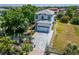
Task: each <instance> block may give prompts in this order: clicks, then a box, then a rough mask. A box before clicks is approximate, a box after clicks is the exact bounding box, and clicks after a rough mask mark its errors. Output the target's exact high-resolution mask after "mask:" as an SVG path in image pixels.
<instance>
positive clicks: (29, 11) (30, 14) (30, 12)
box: [21, 4, 37, 24]
mask: <svg viewBox="0 0 79 59" xmlns="http://www.w3.org/2000/svg"><path fill="white" fill-rule="evenodd" d="M21 8H22V12H23V14H24V17H27V18H28V19H29V20H28V22H29V23H30V24H32V23H34V15H35V12H36V10H37V7H35V6H32V5H30V4H28V5H24V6H22V7H21Z"/></svg>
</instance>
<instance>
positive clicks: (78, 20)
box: [70, 17, 79, 25]
mask: <svg viewBox="0 0 79 59" xmlns="http://www.w3.org/2000/svg"><path fill="white" fill-rule="evenodd" d="M70 23H71V24H75V25H79V17H73V18H72V19H71V21H70Z"/></svg>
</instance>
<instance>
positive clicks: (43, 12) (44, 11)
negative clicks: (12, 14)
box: [36, 9, 54, 15]
mask: <svg viewBox="0 0 79 59" xmlns="http://www.w3.org/2000/svg"><path fill="white" fill-rule="evenodd" d="M36 14H49V15H50V14H51V15H53V14H54V11H51V10H48V9H46V10H42V11H38V12H36Z"/></svg>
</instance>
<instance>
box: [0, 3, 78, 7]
mask: <svg viewBox="0 0 79 59" xmlns="http://www.w3.org/2000/svg"><path fill="white" fill-rule="evenodd" d="M22 5H23V4H0V6H22ZM32 5H34V6H40V7H42V6H43V7H44V6H73V5H76V6H79V4H32Z"/></svg>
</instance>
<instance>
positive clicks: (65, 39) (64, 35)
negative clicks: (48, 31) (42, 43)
mask: <svg viewBox="0 0 79 59" xmlns="http://www.w3.org/2000/svg"><path fill="white" fill-rule="evenodd" d="M55 28H56V36H55V38H54V40H53V39H52V42H53V46H52V47H53V48H54V49H55V50H57V51H58V52H61V53H62V52H63V51H64V48H65V46H66V45H67V44H68V43H69V42H71V43H77V44H79V26H78V25H72V24H69V23H68V24H66V23H61V22H59V21H56V24H55ZM52 42H51V43H52Z"/></svg>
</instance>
